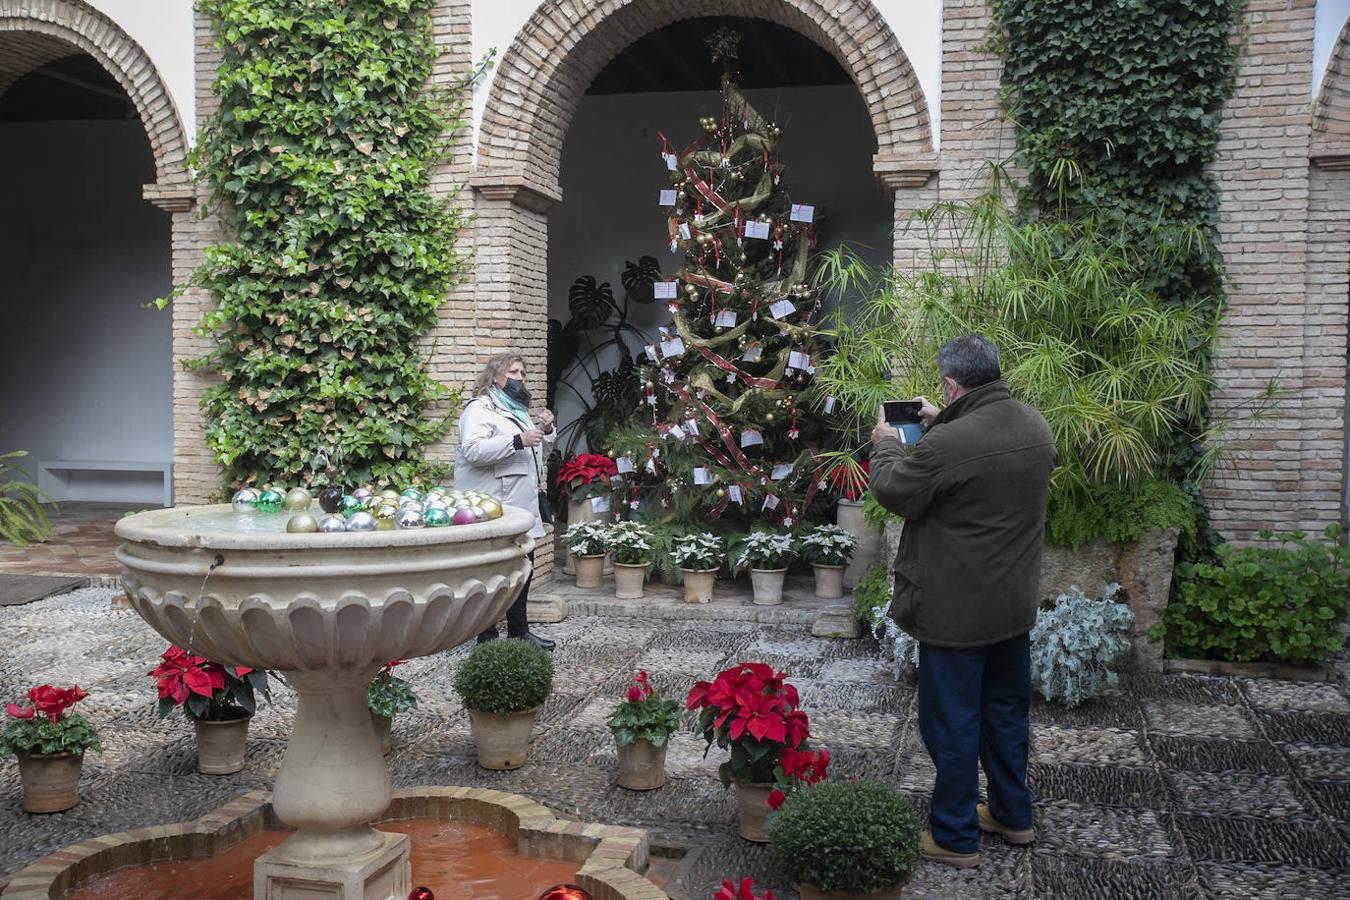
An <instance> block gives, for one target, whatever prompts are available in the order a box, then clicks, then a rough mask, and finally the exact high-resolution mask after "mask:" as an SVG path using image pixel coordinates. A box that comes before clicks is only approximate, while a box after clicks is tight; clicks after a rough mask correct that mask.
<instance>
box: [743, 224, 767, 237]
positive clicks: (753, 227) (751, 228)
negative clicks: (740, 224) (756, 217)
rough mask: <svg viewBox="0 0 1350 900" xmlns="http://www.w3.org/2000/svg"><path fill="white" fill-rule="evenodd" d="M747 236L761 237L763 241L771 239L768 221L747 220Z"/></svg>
mask: <svg viewBox="0 0 1350 900" xmlns="http://www.w3.org/2000/svg"><path fill="white" fill-rule="evenodd" d="M745 236H746V237H748V238H759V239H760V240H761V241H767V240H768V239H769V223H768V222H746V223H745Z"/></svg>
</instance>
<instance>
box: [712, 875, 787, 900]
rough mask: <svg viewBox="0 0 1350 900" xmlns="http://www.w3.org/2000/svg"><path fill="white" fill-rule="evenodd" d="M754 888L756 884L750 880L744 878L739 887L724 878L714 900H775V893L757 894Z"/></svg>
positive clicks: (767, 891)
mask: <svg viewBox="0 0 1350 900" xmlns="http://www.w3.org/2000/svg"><path fill="white" fill-rule="evenodd" d="M754 888H755V885H754V882H753V881H751V880H750V879H749V878H742V879H741V883H740V886H739V887H738V886H737V885H735V884H733V883H732V881H731V879H730V878H723V879H722V888H721V890H719V891H718V892H717V894H716V896H714V897H713V900H773V891H769V890H766V891H765V892H764V893H763V894H756V893H755V890H754Z"/></svg>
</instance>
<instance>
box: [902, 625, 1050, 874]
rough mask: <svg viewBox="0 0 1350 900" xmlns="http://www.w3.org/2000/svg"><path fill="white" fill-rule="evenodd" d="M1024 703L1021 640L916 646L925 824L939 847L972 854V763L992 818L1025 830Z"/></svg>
mask: <svg viewBox="0 0 1350 900" xmlns="http://www.w3.org/2000/svg"><path fill="white" fill-rule="evenodd" d="M1030 706H1031V642H1030V639H1029V638H1028V636H1027V635H1025V634H1023V635H1020V636H1018V637H1015V638H1011V639H1009V640H1006V641H1002V642H1001V643H997V644H990V645H988V646H985V647H968V648H963V649H954V648H951V647H933V646H930V645H928V644H921V645H920V652H919V732H920V734H922V735H923V743H924V746H925V747H927V748H928V755H929V756H930V757H932V759H933V765H934V766H935V767H936V768H937V779H936V781H935V782H934V784H933V804H932V810H931V812H930V814H929V817H928V821H929V828H930V829H931V830H932V832H933V841H934V842H935V843H936V844H937V845H938V846H939V847H943V848H944V849H947V850H951V851H953V852H955V853H974V852H976V851H977V850H978V849H979V846H980V826H979V818H978V817H977V816H976V813H975V804H976V803H977V802H978V801H979V790H980V779H979V767H980V766H983V767H984V774H985V778H986V779H988V787H989V812H990V813H992V814H993V816H994V818H995V819H997V820H998V821H999V822H1000V823H1002V824H1003V825H1006V826H1007V827H1009V828H1030V827H1031V794H1030V793H1029V792H1028V791H1027V744H1028V741H1029V736H1028V731H1029V729H1030V721H1029V710H1030Z"/></svg>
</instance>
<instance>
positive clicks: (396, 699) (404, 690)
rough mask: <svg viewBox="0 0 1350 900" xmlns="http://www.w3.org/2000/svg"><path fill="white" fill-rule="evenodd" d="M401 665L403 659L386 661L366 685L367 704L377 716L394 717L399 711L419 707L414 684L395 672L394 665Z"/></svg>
mask: <svg viewBox="0 0 1350 900" xmlns="http://www.w3.org/2000/svg"><path fill="white" fill-rule="evenodd" d="M401 665H403V660H401V659H396V660H394V661H393V662H388V663H385V664H384V666H382V667H381V668H380V671H379V673H378V674H376V676H375V677H374V678H372V679H371V681H370V684H368V685H367V686H366V705H367V706H368V707H370V711H371V712H373V713H374V714H375V715H377V716H384V717H385V718H386V719H392V718H393V717H394V716H396V715H398V714H399V713H403V712H407V711H408V710H410V709H416V708H417V694H415V693H414V692H413V688H412V684H410V683H409V682H408V681H407V680H406V679H403V678H399V677H398V676H397V675H395V674H394V667H395V666H401Z"/></svg>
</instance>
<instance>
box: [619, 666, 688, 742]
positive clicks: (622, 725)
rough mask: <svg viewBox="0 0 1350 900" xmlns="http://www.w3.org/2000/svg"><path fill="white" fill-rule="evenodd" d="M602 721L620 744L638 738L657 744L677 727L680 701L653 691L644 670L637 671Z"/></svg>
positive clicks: (664, 739)
mask: <svg viewBox="0 0 1350 900" xmlns="http://www.w3.org/2000/svg"><path fill="white" fill-rule="evenodd" d="M606 722H607V723H608V725H609V730H610V731H612V732H614V741H615V743H617V744H618V745H619V746H620V747H626V746H628V745H629V744H633V743H636V742H638V741H640V740H643V741H649V742H650V743H652V744H654V745H655V746H657V747H660V746H662V745H664V744H665V742H666V741H667V740H668V739H669V738H670V736H671V734H672V733H674V731H675V729H677V728H679V727H680V703H679V701H678V700H673V699H671V698H669V697H662V696H660V695H659V694H657V693H656V691H655V690H654V689H653V688H652V686H651V683H650V682H649V681H648V680H647V673H646V672H638V673H637V674H636V675H634V676H633V683H632V684H631V685H629V686H628V690H627V691H626V692H625V693H624V699H623V702H622V703H620V704H619V705H618V706H616V707H614V711H613V712H612V713H610V714H609V718H608V719H607V720H606Z"/></svg>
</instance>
